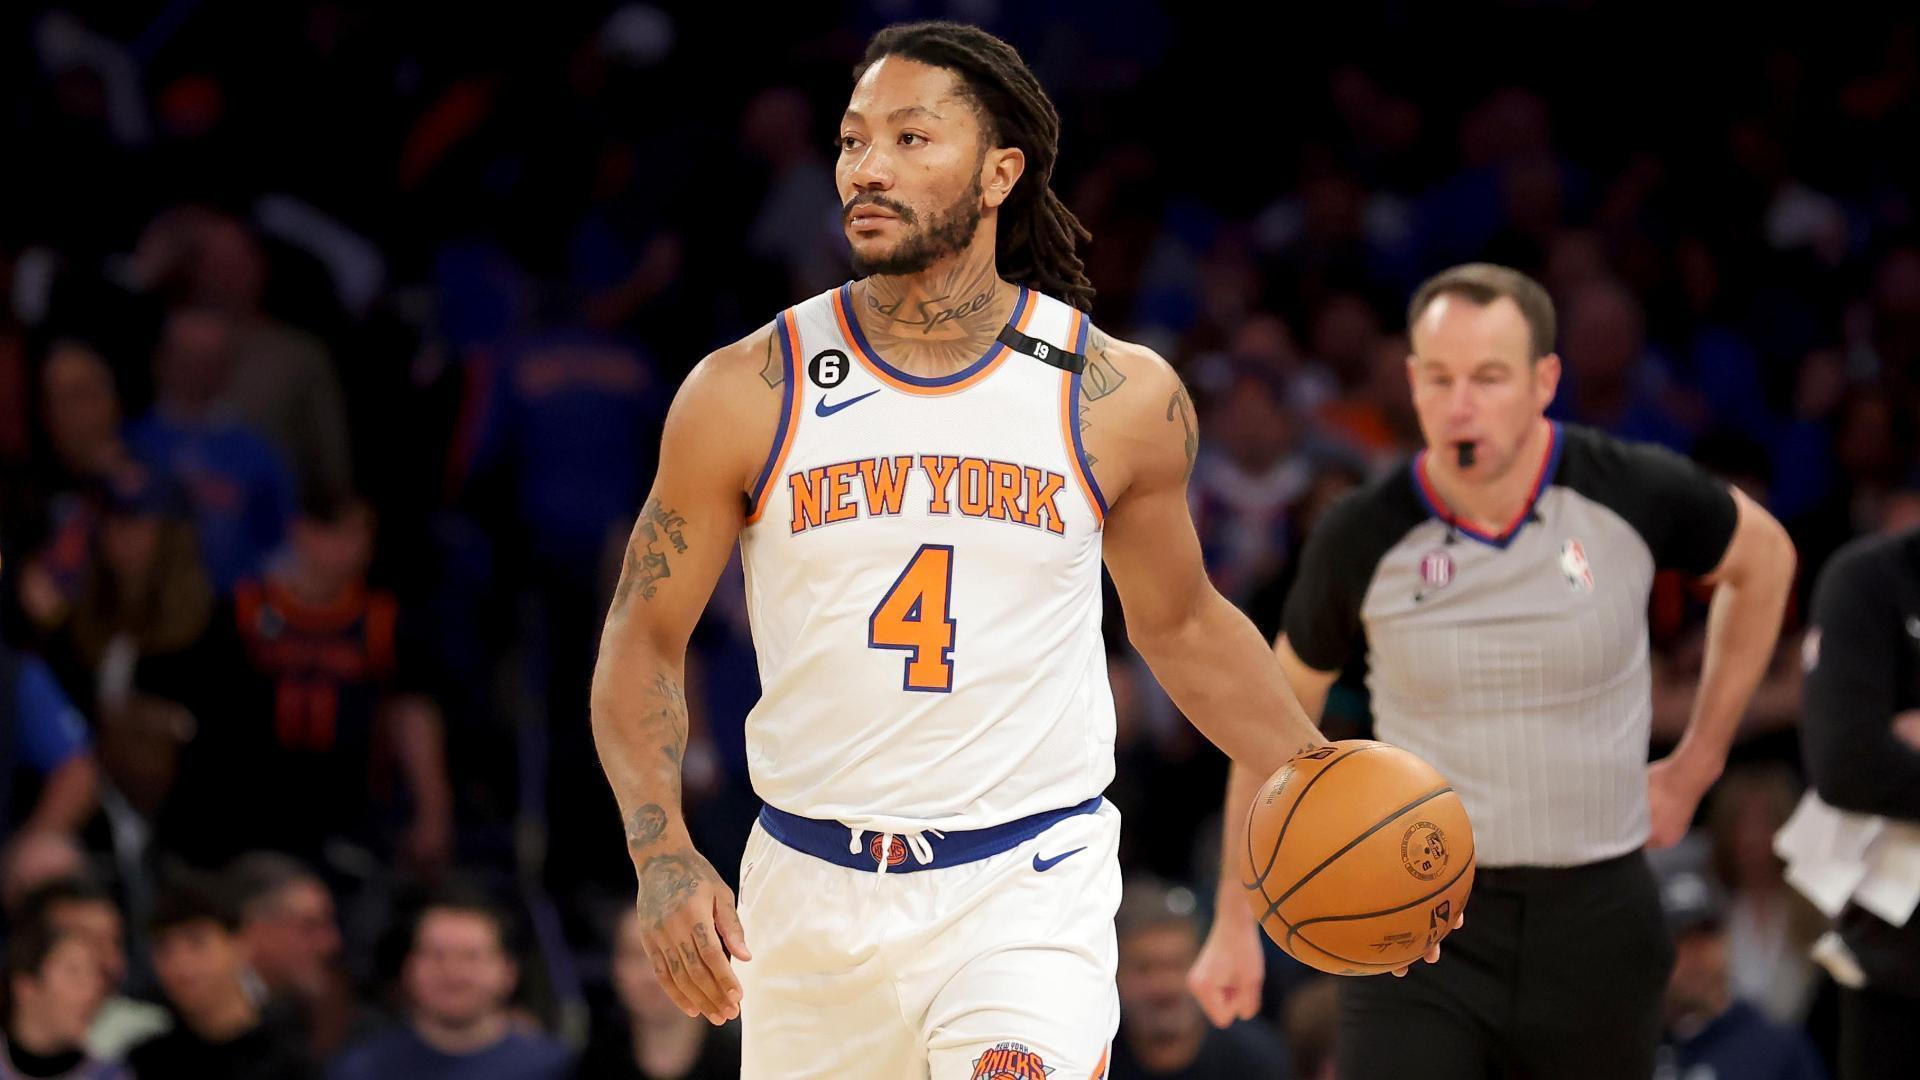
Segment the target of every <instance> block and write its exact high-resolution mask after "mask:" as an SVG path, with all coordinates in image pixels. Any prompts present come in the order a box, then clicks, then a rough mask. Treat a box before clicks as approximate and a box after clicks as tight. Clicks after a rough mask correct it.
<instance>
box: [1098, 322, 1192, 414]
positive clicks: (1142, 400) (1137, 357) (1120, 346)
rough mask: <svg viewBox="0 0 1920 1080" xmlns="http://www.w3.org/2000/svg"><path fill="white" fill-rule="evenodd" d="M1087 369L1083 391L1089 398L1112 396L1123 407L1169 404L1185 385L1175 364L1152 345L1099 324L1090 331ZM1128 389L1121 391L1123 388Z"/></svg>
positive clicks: (1137, 407)
mask: <svg viewBox="0 0 1920 1080" xmlns="http://www.w3.org/2000/svg"><path fill="white" fill-rule="evenodd" d="M1086 362H1087V366H1086V370H1085V371H1083V372H1082V373H1081V376H1080V386H1081V391H1080V392H1081V395H1082V396H1083V397H1085V398H1086V399H1088V400H1089V401H1102V400H1107V399H1109V398H1111V399H1112V400H1113V401H1114V403H1115V404H1118V405H1119V406H1120V407H1121V408H1123V409H1125V408H1135V409H1146V408H1150V407H1151V405H1152V403H1154V402H1156V401H1157V402H1159V403H1160V404H1161V405H1162V406H1164V405H1166V403H1167V400H1168V398H1169V396H1170V395H1172V394H1173V393H1174V392H1175V391H1178V390H1180V389H1181V382H1180V375H1179V373H1178V372H1176V371H1174V369H1173V365H1172V364H1170V363H1168V362H1167V360H1166V358H1165V357H1163V356H1161V355H1160V354H1159V353H1157V352H1155V351H1154V350H1153V349H1152V348H1150V347H1148V346H1146V345H1143V344H1140V343H1139V342H1134V341H1123V340H1121V339H1120V338H1117V337H1114V336H1112V335H1111V334H1108V333H1107V332H1106V331H1104V330H1102V329H1100V327H1099V326H1098V325H1097V324H1096V325H1094V326H1092V327H1090V328H1089V329H1088V331H1087V352H1086ZM1122 390H1127V391H1128V392H1127V393H1125V394H1124V395H1123V394H1120V393H1119V391H1122Z"/></svg>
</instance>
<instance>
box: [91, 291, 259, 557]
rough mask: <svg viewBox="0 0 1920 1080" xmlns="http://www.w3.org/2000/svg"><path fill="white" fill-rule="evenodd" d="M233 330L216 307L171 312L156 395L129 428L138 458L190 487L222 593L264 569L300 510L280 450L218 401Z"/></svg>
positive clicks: (225, 386)
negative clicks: (152, 405) (269, 556)
mask: <svg viewBox="0 0 1920 1080" xmlns="http://www.w3.org/2000/svg"><path fill="white" fill-rule="evenodd" d="M233 336H234V331H233V326H232V324H231V323H230V322H229V321H228V319H227V317H226V316H225V315H222V314H220V313H219V312H216V311H213V310H210V309H205V308H182V309H180V310H176V311H174V312H173V313H172V314H171V315H169V316H168V317H167V324H166V329H165V331H164V332H163V334H162V336H161V342H160V350H159V353H158V355H157V356H156V357H155V361H154V381H155V386H156V388H157V391H158V400H157V401H156V402H155V403H154V407H153V411H152V412H150V413H148V414H147V415H146V416H144V417H142V418H141V419H139V420H137V421H135V422H134V423H133V425H132V426H131V427H130V428H129V429H128V431H127V443H128V445H129V447H130V448H131V449H132V450H133V453H134V456H135V457H137V458H139V459H140V460H141V461H143V462H145V463H146V464H147V465H148V466H150V467H152V468H156V469H160V470H162V471H164V472H168V473H171V474H172V475H173V476H174V477H176V478H177V479H178V480H179V481H180V483H181V484H182V485H183V486H185V488H186V490H187V499H188V501H189V502H190V503H191V504H192V506H193V515H194V524H195V525H196V526H198V528H199V532H200V555H201V559H202V560H203V561H204V562H205V563H206V567H207V572H208V573H209V574H210V575H211V576H212V577H213V580H214V584H215V585H216V586H217V587H218V588H219V590H220V591H221V592H223V593H224V592H226V591H227V590H228V589H230V588H231V587H232V586H233V583H234V582H235V581H237V580H239V579H240V578H242V577H248V576H255V575H258V574H259V573H260V571H261V569H262V568H263V566H264V564H265V562H266V559H267V556H268V555H270V554H272V553H273V550H274V548H276V547H278V546H279V544H280V540H281V538H282V537H283V536H284V535H285V534H286V530H287V523H288V522H289V521H290V520H292V518H293V511H294V487H293V479H292V475H291V474H290V473H289V472H288V470H287V466H286V464H285V463H284V462H282V461H281V459H280V456H279V454H278V452H276V451H275V450H274V448H273V446H272V445H271V444H269V443H268V442H267V440H266V439H265V438H264V437H263V436H261V435H260V434H259V433H258V432H255V431H253V430H251V429H249V428H247V427H245V426H243V425H242V424H241V423H240V422H239V421H238V420H237V419H235V418H234V417H232V416H230V415H228V414H227V413H225V412H223V411H222V407H221V406H220V405H219V402H220V401H221V400H222V399H223V398H224V397H225V396H226V394H227V392H228V390H229V386H230V384H231V382H232V379H233Z"/></svg>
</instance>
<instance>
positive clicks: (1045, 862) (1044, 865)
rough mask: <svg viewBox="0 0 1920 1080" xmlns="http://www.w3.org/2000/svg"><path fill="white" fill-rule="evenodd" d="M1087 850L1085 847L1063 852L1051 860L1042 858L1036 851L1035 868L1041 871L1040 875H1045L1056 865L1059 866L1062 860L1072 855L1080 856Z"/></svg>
mask: <svg viewBox="0 0 1920 1080" xmlns="http://www.w3.org/2000/svg"><path fill="white" fill-rule="evenodd" d="M1085 850H1087V849H1086V848H1084V847H1077V848H1074V849H1073V850H1072V851H1063V852H1061V853H1060V854H1058V855H1055V856H1054V857H1053V858H1051V859H1043V858H1041V857H1040V853H1039V852H1037V851H1036V852H1034V853H1033V868H1034V869H1035V870H1037V871H1039V872H1040V873H1043V874H1044V873H1046V872H1047V871H1049V870H1051V869H1053V868H1054V867H1055V866H1056V865H1058V864H1059V862H1060V860H1062V859H1064V858H1067V857H1068V856H1070V855H1078V854H1080V853H1081V852H1083V851H1085Z"/></svg>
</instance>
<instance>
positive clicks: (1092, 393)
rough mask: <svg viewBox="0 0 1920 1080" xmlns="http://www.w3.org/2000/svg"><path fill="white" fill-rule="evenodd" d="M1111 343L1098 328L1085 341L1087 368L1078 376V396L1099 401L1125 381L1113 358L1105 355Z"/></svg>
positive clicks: (1125, 378)
mask: <svg viewBox="0 0 1920 1080" xmlns="http://www.w3.org/2000/svg"><path fill="white" fill-rule="evenodd" d="M1111 344H1113V343H1112V342H1111V341H1109V340H1108V339H1107V335H1105V334H1103V333H1101V332H1100V331H1098V330H1095V331H1093V336H1092V337H1091V338H1090V339H1088V341H1087V370H1086V372H1085V373H1084V374H1082V375H1081V376H1080V396H1081V397H1082V398H1085V399H1086V400H1088V401H1099V400H1100V399H1101V398H1103V397H1106V396H1107V395H1108V394H1111V393H1113V392H1114V391H1115V390H1118V389H1120V384H1121V383H1123V382H1126V381H1127V377H1126V376H1125V375H1123V374H1121V372H1120V369H1119V368H1118V367H1117V366H1115V365H1114V362H1113V358H1112V357H1110V356H1108V355H1107V347H1108V346H1109V345H1111Z"/></svg>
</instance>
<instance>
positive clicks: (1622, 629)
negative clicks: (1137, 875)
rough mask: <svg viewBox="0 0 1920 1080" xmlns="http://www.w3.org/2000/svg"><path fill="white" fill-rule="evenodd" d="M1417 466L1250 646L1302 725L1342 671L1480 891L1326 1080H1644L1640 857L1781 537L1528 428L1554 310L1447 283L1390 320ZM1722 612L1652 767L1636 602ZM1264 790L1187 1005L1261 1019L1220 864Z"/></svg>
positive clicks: (1709, 726)
mask: <svg viewBox="0 0 1920 1080" xmlns="http://www.w3.org/2000/svg"><path fill="white" fill-rule="evenodd" d="M1407 325H1408V327H1409V333H1410V337H1411V341H1412V345H1413V355H1412V356H1411V357H1409V358H1408V362H1407V376H1408V381H1409V382H1410V383H1411V384H1412V389H1413V401H1414V408H1415V411H1416V412H1417V413H1418V414H1419V418H1420V428H1421V431H1422V433H1423V434H1424V436H1425V440H1426V449H1425V450H1424V451H1423V452H1421V453H1420V454H1418V455H1417V456H1416V457H1415V458H1414V459H1413V460H1412V461H1411V462H1409V463H1408V464H1406V465H1404V466H1402V467H1400V468H1399V469H1397V470H1395V471H1394V472H1392V473H1390V474H1388V475H1387V476H1385V477H1382V478H1381V479H1379V480H1377V481H1375V482H1373V483H1372V484H1369V485H1368V486H1366V487H1364V488H1362V489H1360V490H1359V491H1357V492H1355V493H1354V494H1352V495H1350V496H1348V497H1347V498H1346V499H1345V500H1343V501H1342V502H1341V503H1340V504H1338V505H1337V506H1335V507H1333V508H1332V509H1330V510H1329V511H1328V512H1327V515H1326V516H1325V518H1324V519H1323V520H1322V521H1321V523H1320V524H1319V526H1318V527H1317V528H1316V529H1315V530H1314V532H1313V535H1312V536H1311V537H1310V538H1309V540H1308V542H1307V546H1306V549H1305V551H1304V553H1303V554H1302V557H1301V558H1302V562H1301V567H1300V575H1299V579H1298V582H1297V583H1296V584H1295V586H1294V588H1293V591H1292V593H1291V594H1290V595H1289V596H1288V599H1287V604H1286V614H1285V618H1284V622H1283V625H1282V633H1281V635H1280V638H1279V640H1278V641H1277V642H1275V645H1274V648H1275V650H1276V651H1277V652H1278V653H1279V656H1280V660H1281V664H1282V666H1283V667H1284V668H1285V670H1286V672H1287V676H1288V678H1289V680H1290V681H1291V682H1292V684H1293V690H1294V693H1295V694H1296V695H1298V697H1299V698H1300V703H1301V704H1302V705H1303V706H1305V707H1306V709H1307V713H1308V715H1310V716H1315V715H1318V714H1319V710H1320V708H1321V706H1322V704H1323V703H1324V701H1325V699H1326V692H1327V687H1328V685H1329V684H1330V683H1332V682H1333V680H1334V678H1335V676H1336V674H1337V673H1338V671H1339V669H1340V668H1341V666H1342V665H1343V664H1344V663H1345V662H1346V661H1347V659H1348V658H1349V656H1351V655H1352V654H1353V651H1354V650H1355V649H1356V648H1357V647H1360V646H1362V645H1364V648H1365V652H1366V657H1367V662H1368V674H1367V685H1368V688H1369V689H1370V690H1371V692H1372V699H1373V713H1374V719H1375V725H1376V729H1377V732H1378V735H1379V737H1380V738H1381V739H1382V740H1384V741H1387V742H1391V743H1394V744H1396V745H1399V746H1402V747H1405V748H1406V749H1408V750H1411V751H1413V752H1414V753H1416V754H1418V755H1420V756H1421V757H1422V758H1424V759H1426V760H1427V761H1429V762H1432V763H1433V765H1434V766H1435V767H1436V768H1438V769H1439V770H1440V771H1441V773H1443V774H1444V775H1445V776H1446V777H1447V779H1448V780H1449V781H1450V782H1451V783H1452V784H1453V786H1454V789H1455V790H1456V791H1458V792H1459V794H1460V798H1461V800H1462V802H1464V803H1465V805H1466V808H1467V812H1468V814H1469V815H1470V816H1471V817H1472V819H1473V831H1474V841H1475V844H1476V846H1477V848H1478V850H1477V851H1476V852H1475V855H1476V857H1477V859H1478V862H1479V871H1478V873H1477V875H1476V877H1475V881H1474V888H1473V895H1472V899H1471V901H1470V903H1469V904H1468V912H1469V914H1470V915H1471V917H1470V918H1468V919H1467V920H1466V925H1465V927H1464V928H1463V929H1461V930H1459V931H1457V932H1455V933H1454V934H1452V935H1451V936H1450V937H1448V938H1447V942H1446V955H1445V958H1444V959H1443V960H1442V961H1441V962H1440V963H1439V964H1436V965H1433V966H1430V967H1429V966H1427V965H1415V968H1414V970H1413V971H1411V972H1410V973H1409V974H1408V975H1407V976H1406V977H1405V978H1403V979H1380V978H1371V979H1358V978H1356V979H1345V980H1342V981H1341V984H1340V991H1341V992H1340V1024H1339V1032H1338V1039H1337V1046H1338V1048H1337V1054H1338V1060H1339V1075H1340V1076H1341V1077H1342V1078H1343V1080H1399V1078H1404V1077H1409V1076H1419V1077H1423V1078H1433V1080H1482V1078H1485V1077H1496V1076H1526V1077H1543V1078H1544V1077H1551V1078H1553V1080H1581V1078H1585V1077H1592V1078H1594V1080H1624V1078H1630V1077H1645V1076H1648V1075H1650V1074H1651V1073H1652V1071H1653V1067H1654V1057H1655V1050H1656V1047H1657V1045H1658V1041H1659V1037H1660V1023H1661V1015H1660V1003H1661V998H1662V992H1663V990H1664V988H1665V986H1666V981H1667V972H1668V968H1669V967H1670V966H1671V964H1672V957H1673V946H1672V943H1671V941H1670V940H1669V938H1668V936H1667V931H1666V925H1665V923H1664V921H1663V919H1662V916H1661V908H1660V899H1659V895H1658V892H1657V890H1656V888H1655V885H1654V882H1653V879H1652V876H1651V874H1650V873H1649V871H1648V869H1647V866H1646V862H1645V859H1644V857H1643V856H1642V855H1641V848H1642V847H1643V846H1644V845H1648V844H1651V845H1653V846H1656V847H1660V846H1665V845H1668V844H1671V843H1673V842H1675V841H1676V840H1678V839H1679V838H1680V837H1681V835H1683V834H1684V833H1685V831H1686V829H1687V826H1688V824H1689V823H1690V822H1691V820H1692V817H1693V812H1694V808H1695V806H1696V805H1697V804H1698V802H1699V800H1700V796H1701V795H1702V794H1703V793H1704V792H1705V791H1706V790H1707V788H1708V787H1709V786H1711V785H1712V784H1713V782H1714V780H1715V779H1716V778H1717V777H1718V776H1719V775H1720V770H1721V767H1722V765H1723V764H1724V762H1725V758H1726V753H1727V747H1728V744H1729V743H1730V742H1731V741H1732V738H1733V733H1734V729H1735V727H1736V726H1737V725H1738V722H1739V719H1740V714H1741V712H1742V711H1743V710H1744V708H1745V707H1746V703H1747V698H1748V697H1749V695H1751V694H1752V692H1753V688H1754V686H1755V684H1756V683H1757V682H1758V681H1759V679H1760V676H1761V674H1762V673H1763V672H1764V671H1765V669H1766V667H1767V663H1768V660H1769V659H1770V658H1771V656H1772V654H1773V647H1774V641H1775V638H1776V637H1777V636H1778V634H1779V627H1780V615H1781V611H1782V609H1783V607H1784V606H1785V602H1786V597H1787V589H1788V583H1789V579H1790V578H1791V576H1792V573H1793V563H1794V553H1793V545H1792V543H1791V542H1790V541H1789V540H1788V539H1787V535H1786V532H1785V531H1784V530H1782V529H1781V528H1780V525H1779V523H1778V522H1776V521H1774V519H1773V518H1772V517H1771V516H1769V515H1768V514H1767V512H1766V511H1765V510H1763V509H1761V508H1760V507H1759V506H1758V505H1757V504H1755V503H1754V502H1752V501H1751V500H1749V499H1748V498H1747V497H1746V496H1744V495H1742V494H1740V493H1739V492H1738V491H1736V490H1733V489H1731V488H1729V487H1728V486H1727V485H1725V484H1722V483H1720V482H1718V481H1716V480H1714V479H1712V478H1711V477H1709V476H1708V475H1706V474H1705V473H1704V472H1702V471H1701V470H1700V469H1698V468H1697V467H1695V466H1694V465H1692V464H1691V463H1690V462H1688V461H1686V460H1685V459H1683V458H1680V457H1678V456H1676V455H1674V454H1672V453H1669V452H1668V451H1665V450H1661V449H1657V448H1654V447H1650V446H1643V445H1638V444H1634V443H1628V442H1622V441H1620V440H1616V439H1613V438H1611V437H1609V436H1606V435H1603V434H1601V433H1599V432H1597V431H1593V430H1589V429H1586V428H1580V427H1575V426H1572V425H1562V424H1556V423H1550V422H1549V421H1548V420H1547V419H1546V417H1545V411H1546V408H1547V404H1548V403H1549V402H1551V401H1552V400H1553V394H1554V389H1555V387H1556V386H1557V384H1558V383H1559V380H1560V359H1559V357H1557V356H1555V355H1553V353H1552V348H1553V334H1554V316H1553V303H1552V301H1551V300H1550V299H1549V298H1548V296H1547V293H1546V290H1544V289H1543V288H1541V287H1540V285H1539V284H1538V283H1537V282H1535V281H1533V280H1532V279H1531V278H1528V277H1527V276H1525V275H1524V274H1521V273H1519V272H1517V271H1514V270H1510V269H1507V268H1505V267H1499V266H1491V265H1486V264H1471V265H1466V266H1458V267H1455V268H1453V269H1451V270H1447V271H1445V272H1443V273H1441V274H1439V275H1438V276H1436V277H1434V278H1432V279H1431V280H1429V281H1427V282H1426V283H1425V284H1424V285H1422V286H1421V287H1420V289H1419V291H1418V292H1417V293H1415V295H1414V297H1413V302H1412V304H1411V305H1410V307H1409V309H1408V313H1407ZM1668 568H1672V569H1676V570H1679V571H1681V572H1683V573H1686V574H1689V575H1695V576H1700V577H1704V578H1705V579H1706V580H1707V581H1708V582H1709V583H1711V584H1713V585H1714V586H1715V587H1716V588H1715V590H1714V596H1713V604H1712V610H1711V615H1710V619H1709V624H1708V636H1707V653H1706V663H1705V666H1704V668H1703V670H1702V673H1701V679H1700V687H1699V691H1698V695H1697V697H1696V699H1695V702H1694V708H1693V715H1692V718H1691V720H1690V722H1689V723H1688V725H1687V730H1686V734H1685V735H1684V736H1683V737H1682V738H1681V740H1680V744H1679V745H1678V746H1677V747H1676V748H1675V749H1674V751H1673V753H1672V754H1671V755H1670V756H1668V757H1666V758H1664V759H1662V760H1660V761H1657V762H1654V763H1653V764H1652V765H1648V764H1647V745H1648V729H1649V724H1650V720H1651V700H1650V696H1649V691H1650V682H1649V674H1648V667H1647V623H1646V609H1647V592H1648V588H1649V586H1650V585H1651V584H1652V581H1653V576H1654V574H1655V572H1656V571H1658V570H1662V569H1668ZM1263 779H1264V778H1262V777H1257V776H1253V775H1250V774H1248V773H1246V772H1244V771H1243V770H1239V769H1236V770H1235V771H1234V773H1233V774H1232V779H1231V780H1230V781H1229V786H1228V793H1227V807H1228V809H1227V812H1226V813H1225V815H1224V817H1225V820H1226V830H1227V839H1226V844H1225V847H1224V852H1225V853H1227V854H1226V857H1225V858H1223V860H1222V861H1223V864H1224V869H1223V874H1222V883H1221V889H1220V897H1219V902H1218V904H1217V909H1218V910H1217V914H1216V919H1215V923H1214V928H1213V932H1212V934H1211V935H1210V936H1209V939H1208V942H1207V945H1206V948H1205V950H1204V951H1203V952H1202V954H1201V957H1200V959H1199V961H1198V962H1196V964H1195V966H1194V969H1193V971H1192V972H1191V974H1190V976H1189V982H1190V985H1191V986H1192V987H1193V989H1194V992H1195V994H1196V995H1197V996H1199V998H1200V1000H1201V1003H1202V1006H1203V1007H1204V1008H1205V1009H1206V1010H1207V1012H1208V1014H1209V1016H1210V1017H1211V1018H1212V1019H1213V1021H1214V1022H1215V1023H1226V1022H1228V1021H1229V1020H1230V1019H1232V1018H1233V1017H1234V1016H1251V1015H1252V1014H1253V1013H1254V1011H1256V1010H1257V1009H1258V1007H1259V1006H1258V1002H1259V990H1260V981H1261V974H1262V972H1261V961H1262V953H1261V949H1260V942H1259V932H1258V930H1257V929H1255V923H1254V922H1253V917H1252V915H1251V913H1250V912H1248V910H1247V907H1246V905H1245V903H1243V902H1242V900H1241V897H1240V896H1239V893H1240V891H1241V885H1240V882H1239V872H1238V870H1237V868H1236V865H1235V862H1234V860H1233V859H1232V857H1231V853H1232V852H1235V851H1238V850H1240V849H1241V847H1242V846H1243V845H1244V842H1245V841H1244V839H1243V837H1242V830H1243V829H1244V827H1245V822H1244V818H1245V807H1246V806H1247V805H1248V804H1249V803H1250V802H1251V801H1252V799H1253V796H1254V793H1255V792H1256V791H1257V790H1258V787H1259V784H1260V782H1261V781H1262V780H1263Z"/></svg>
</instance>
